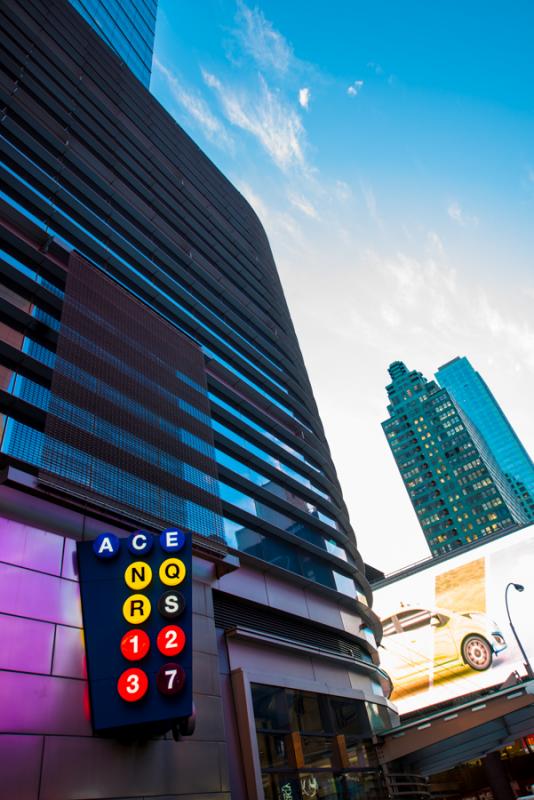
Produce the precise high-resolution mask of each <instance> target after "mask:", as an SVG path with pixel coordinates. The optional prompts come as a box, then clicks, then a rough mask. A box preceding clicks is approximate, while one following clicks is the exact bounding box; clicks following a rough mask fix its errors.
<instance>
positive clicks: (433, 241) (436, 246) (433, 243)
mask: <svg viewBox="0 0 534 800" xmlns="http://www.w3.org/2000/svg"><path fill="white" fill-rule="evenodd" d="M426 238H427V241H428V244H429V249H430V250H434V251H435V252H436V253H437V254H438V255H440V256H442V255H443V254H444V252H445V248H444V247H443V242H442V241H441V239H440V237H439V236H438V234H437V233H436V232H435V231H428V233H427V235H426Z"/></svg>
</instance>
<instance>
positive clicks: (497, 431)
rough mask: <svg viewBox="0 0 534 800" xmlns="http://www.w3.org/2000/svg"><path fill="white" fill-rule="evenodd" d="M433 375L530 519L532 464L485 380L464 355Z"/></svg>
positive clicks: (532, 515)
mask: <svg viewBox="0 0 534 800" xmlns="http://www.w3.org/2000/svg"><path fill="white" fill-rule="evenodd" d="M436 379H437V381H438V382H439V384H440V386H443V387H444V388H445V389H447V391H448V392H450V394H451V396H452V397H453V399H454V402H455V403H456V405H457V406H458V407H459V408H461V409H462V411H463V412H464V413H465V414H467V416H468V417H469V419H470V420H471V422H472V423H473V424H474V425H475V426H476V427H477V429H478V431H479V433H480V435H481V436H482V437H483V439H484V440H485V442H486V445H487V447H488V449H489V450H490V451H491V454H492V456H493V458H494V459H495V461H496V462H497V464H498V465H499V468H500V469H501V470H502V472H504V474H505V476H506V479H507V480H508V483H509V484H510V486H511V487H512V490H513V491H514V492H515V494H516V495H517V497H518V499H519V501H520V502H521V503H522V505H523V507H524V509H525V512H526V513H527V514H528V515H529V519H530V520H534V464H533V463H532V459H531V458H530V456H529V454H528V453H527V451H526V450H525V448H524V446H523V444H522V443H521V441H520V440H519V438H518V436H517V434H516V432H515V431H514V429H513V428H512V426H511V425H510V422H509V421H508V419H507V417H506V415H505V414H504V412H503V410H502V408H501V407H500V405H499V404H498V402H497V400H496V399H495V397H494V396H493V393H492V391H491V389H490V388H489V386H488V385H487V383H486V382H485V380H484V379H483V378H482V377H481V375H480V374H479V373H478V372H477V371H476V370H475V369H474V368H473V366H472V365H471V364H470V363H469V360H468V359H467V358H466V357H465V356H462V357H461V358H460V357H456V358H453V359H452V361H449V362H447V364H444V365H443V366H441V367H440V368H439V369H438V371H437V372H436Z"/></svg>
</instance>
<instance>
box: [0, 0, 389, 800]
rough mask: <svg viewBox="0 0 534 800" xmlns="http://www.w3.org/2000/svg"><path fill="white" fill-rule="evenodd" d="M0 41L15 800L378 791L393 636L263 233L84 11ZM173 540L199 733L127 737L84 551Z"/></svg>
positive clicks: (2, 614)
mask: <svg viewBox="0 0 534 800" xmlns="http://www.w3.org/2000/svg"><path fill="white" fill-rule="evenodd" d="M111 5H112V4H108V6H109V7H111ZM0 38H1V44H2V47H1V51H0V69H1V84H0V85H1V91H2V107H3V112H2V118H1V122H0V125H1V129H2V137H1V138H0V148H1V151H2V187H3V188H2V193H1V197H0V201H1V205H2V222H1V227H0V230H1V239H2V244H1V251H0V258H1V269H0V307H1V310H2V322H1V323H0V332H1V343H0V381H1V388H0V412H1V414H2V417H1V422H2V425H1V432H0V437H1V440H0V453H1V455H0V459H1V461H0V532H1V555H0V630H1V631H2V633H1V639H2V646H1V647H0V670H1V671H0V696H1V698H2V715H1V716H2V725H3V731H2V732H3V733H4V734H5V735H3V736H1V737H0V785H1V786H2V791H3V792H4V793H5V795H6V796H8V797H13V798H15V797H16V798H17V800H26V798H32V799H33V798H35V800H36V799H37V798H39V800H45V798H49V800H52V799H53V800H70V799H71V798H72V797H95V796H96V795H98V797H100V798H111V797H128V798H141V797H143V798H148V797H153V796H154V797H155V796H158V797H162V796H165V797H173V798H180V797H183V798H188V800H191V798H199V800H200V798H203V797H206V796H208V795H209V796H210V797H211V798H213V800H228V798H229V797H230V796H231V797H232V798H233V800H240V799H242V800H261V799H262V798H263V797H265V798H278V797H282V796H283V797H287V798H289V797H291V798H296V800H298V798H302V797H303V796H305V797H310V796H311V795H310V791H311V788H313V787H314V791H315V792H316V793H319V792H321V793H322V794H323V795H324V796H326V795H328V796H329V797H338V798H340V799H341V798H348V797H349V796H350V797H352V796H354V793H355V792H356V791H357V790H358V791H360V793H361V792H362V791H364V790H365V791H366V792H367V793H368V796H377V797H382V796H383V794H384V791H383V779H384V773H383V769H382V767H381V766H380V763H379V754H378V752H377V749H376V747H375V745H374V743H373V742H374V740H373V737H374V736H375V735H376V734H377V733H378V732H379V731H380V730H381V729H383V728H385V727H389V726H391V725H392V724H393V723H394V722H395V720H396V718H397V715H396V710H395V707H394V706H393V705H392V704H391V703H390V702H389V700H388V693H389V691H390V682H389V679H388V677H387V675H385V673H384V672H383V671H382V670H381V669H380V666H379V659H378V650H377V647H378V642H379V640H380V636H381V626H380V623H379V620H378V618H377V617H376V615H375V614H374V612H373V611H372V609H371V601H372V598H371V591H370V586H369V583H368V581H367V579H366V576H365V567H364V564H363V561H362V558H361V556H360V554H359V552H358V550H357V547H356V540H355V536H354V532H353V530H352V528H351V525H350V521H349V518H348V515H347V510H346V507H345V504H344V502H343V497H342V494H341V490H340V487H339V483H338V481H337V477H336V473H335V469H334V465H333V463H332V460H331V458H330V454H329V449H328V445H327V442H326V439H325V436H324V432H323V428H322V425H321V421H320V418H319V415H318V412H317V408H316V405H315V401H314V398H313V394H312V390H311V387H310V384H309V381H308V377H307V375H306V371H305V367H304V363H303V359H302V356H301V353H300V350H299V346H298V342H297V338H296V335H295V332H294V330H293V326H292V323H291V318H290V316H289V312H288V309H287V306H286V302H285V299H284V295H283V291H282V287H281V285H280V281H279V278H278V274H277V271H276V267H275V264H274V262H273V258H272V255H271V251H270V247H269V242H268V240H267V238H266V236H265V233H264V231H263V228H262V226H261V224H260V222H259V221H258V219H257V217H256V216H255V214H254V212H253V211H252V209H251V208H250V206H249V205H248V203H247V202H246V201H245V200H244V199H243V197H242V196H241V195H240V194H239V193H238V192H237V191H236V189H235V188H234V187H233V186H232V184H231V183H230V182H229V181H228V180H227V179H226V178H225V177H224V176H223V175H222V174H221V173H220V172H219V171H218V170H217V169H216V168H215V166H214V165H213V164H212V163H211V162H210V161H209V160H208V158H207V157H206V156H205V155H204V154H203V153H202V151H201V150H200V149H199V148H198V147H197V145H196V144H195V143H194V142H193V141H192V140H191V139H190V138H189V137H188V136H187V135H186V134H185V132H184V131H183V130H182V129H180V128H179V127H178V126H177V125H176V123H175V122H174V121H173V120H172V118H171V117H170V116H169V115H168V114H167V113H166V112H165V110H164V109H163V108H162V107H161V106H160V105H159V104H158V102H157V101H156V100H155V99H154V98H153V97H152V96H151V95H150V94H149V92H148V91H147V90H146V89H145V88H144V87H143V85H142V84H141V83H140V82H139V81H138V80H137V79H136V78H135V76H134V75H133V73H132V72H130V71H129V70H127V69H125V68H124V64H123V63H122V62H121V61H120V59H119V58H118V57H117V55H116V54H115V53H114V52H112V50H111V49H110V48H109V47H107V45H106V44H105V43H104V41H102V39H101V38H100V37H99V36H98V35H97V34H96V33H95V32H94V31H93V30H92V29H91V27H90V26H89V25H87V24H86V22H85V21H84V20H83V19H82V17H81V16H80V15H79V14H78V13H77V12H76V11H75V10H74V9H73V8H72V6H71V5H70V4H69V3H68V2H67V0H46V2H45V0H13V1H12V2H10V3H7V4H3V5H2V6H1V7H0ZM169 525H171V526H180V527H181V528H183V529H184V530H185V531H186V532H187V533H189V534H191V535H192V537H193V555H194V572H193V634H194V638H193V642H192V649H193V673H194V674H193V688H194V698H195V705H196V719H197V722H196V728H195V731H194V733H193V735H192V736H189V737H186V738H183V739H182V740H181V741H180V742H179V743H176V742H174V741H173V739H172V738H171V737H170V736H169V734H166V735H165V736H163V737H162V736H160V737H156V738H153V739H151V740H149V741H133V742H132V741H130V742H128V741H124V742H121V743H120V744H118V743H117V742H114V741H113V740H107V739H101V738H98V737H96V736H95V735H93V732H92V728H91V722H90V715H89V711H88V706H87V696H86V680H85V678H86V672H85V665H84V651H83V635H82V620H81V616H80V603H79V587H78V582H77V580H78V578H77V561H76V557H75V544H76V540H86V539H87V540H91V539H94V538H95V537H96V536H97V534H99V533H102V532H104V531H106V532H111V533H115V534H116V535H117V536H118V537H119V538H121V537H125V536H127V535H128V534H129V533H131V532H133V531H136V530H137V529H140V528H142V529H145V530H148V531H149V532H153V533H155V532H157V531H160V530H162V529H163V528H166V527H168V526H169ZM110 613H112V610H110ZM153 613H159V612H158V610H157V609H154V612H153ZM105 622H106V621H105V620H103V624H105ZM117 657H118V656H117ZM189 732H190V731H189ZM351 792H352V794H351ZM373 792H374V793H375V795H373Z"/></svg>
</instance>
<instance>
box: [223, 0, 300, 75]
mask: <svg viewBox="0 0 534 800" xmlns="http://www.w3.org/2000/svg"><path fill="white" fill-rule="evenodd" d="M236 20H237V22H238V24H239V29H238V30H237V31H236V35H237V38H238V39H239V41H240V43H241V45H242V47H243V50H244V51H245V52H246V53H248V55H249V56H251V57H252V58H253V59H254V61H255V62H256V64H258V66H259V67H260V68H261V69H264V70H272V71H274V72H276V73H279V74H282V75H283V74H285V73H286V72H288V70H289V68H290V66H291V64H292V62H293V61H294V56H293V50H292V48H291V46H290V45H289V44H288V42H287V41H286V39H285V38H284V37H283V36H282V34H281V33H280V32H279V31H277V30H276V29H275V28H274V27H273V26H272V24H271V23H270V22H269V20H268V19H266V18H265V16H264V15H263V13H262V11H260V9H259V8H249V7H248V6H247V5H245V3H243V2H238V12H237V17H236Z"/></svg>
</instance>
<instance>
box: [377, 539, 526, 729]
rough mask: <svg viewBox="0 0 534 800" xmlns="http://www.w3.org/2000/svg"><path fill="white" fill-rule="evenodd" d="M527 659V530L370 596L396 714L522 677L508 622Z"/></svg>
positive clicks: (428, 568)
mask: <svg viewBox="0 0 534 800" xmlns="http://www.w3.org/2000/svg"><path fill="white" fill-rule="evenodd" d="M510 582H513V583H517V584H520V585H522V586H523V587H524V590H523V591H522V592H518V591H517V590H516V589H515V588H514V587H510V589H509V591H508V603H509V607H510V614H511V618H512V623H513V625H514V627H515V629H516V631H517V633H518V635H519V637H520V640H521V643H522V645H523V648H524V650H525V651H526V654H527V656H528V658H529V660H530V661H531V663H532V661H534V625H532V613H533V610H534V526H531V527H529V528H525V529H523V530H521V531H516V532H514V533H511V534H509V535H508V536H504V537H502V538H500V539H497V540H494V541H491V540H490V541H488V542H486V543H484V544H483V545H481V546H480V547H477V548H475V549H473V550H471V551H469V552H463V553H460V554H458V555H455V556H453V557H451V558H450V559H447V560H445V561H442V562H441V563H438V564H435V563H432V562H430V563H429V566H428V567H425V568H423V569H422V570H420V571H419V572H416V573H414V574H412V575H409V576H407V577H404V578H403V577H401V578H400V579H398V580H395V581H392V582H390V583H388V584H386V585H384V586H381V587H379V588H376V589H375V590H374V592H373V596H374V604H373V609H374V611H376V613H377V614H378V616H379V617H380V618H381V620H382V624H383V626H384V638H383V639H382V643H381V646H380V648H379V653H380V661H381V665H382V667H383V668H384V669H385V670H386V672H388V673H389V675H390V676H391V678H392V680H393V684H394V691H393V694H392V696H391V699H392V700H393V701H394V702H395V703H396V705H397V707H398V709H399V713H400V714H406V713H408V712H411V711H415V710H417V709H420V708H424V707H425V706H429V705H435V704H436V703H441V702H444V701H448V700H451V699H452V698H455V697H458V696H462V695H468V694H471V693H472V692H477V691H480V690H482V689H487V688H489V687H492V686H499V685H500V684H502V683H504V681H505V680H506V679H507V678H508V677H509V676H510V674H511V673H512V672H514V671H516V672H518V673H519V674H520V675H521V676H523V675H525V674H526V669H525V666H524V659H523V657H522V655H521V652H520V649H519V647H518V645H517V642H516V639H515V637H514V635H513V632H512V630H511V628H510V624H509V622H508V615H507V613H506V606H505V591H506V586H507V584H509V583H510Z"/></svg>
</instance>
